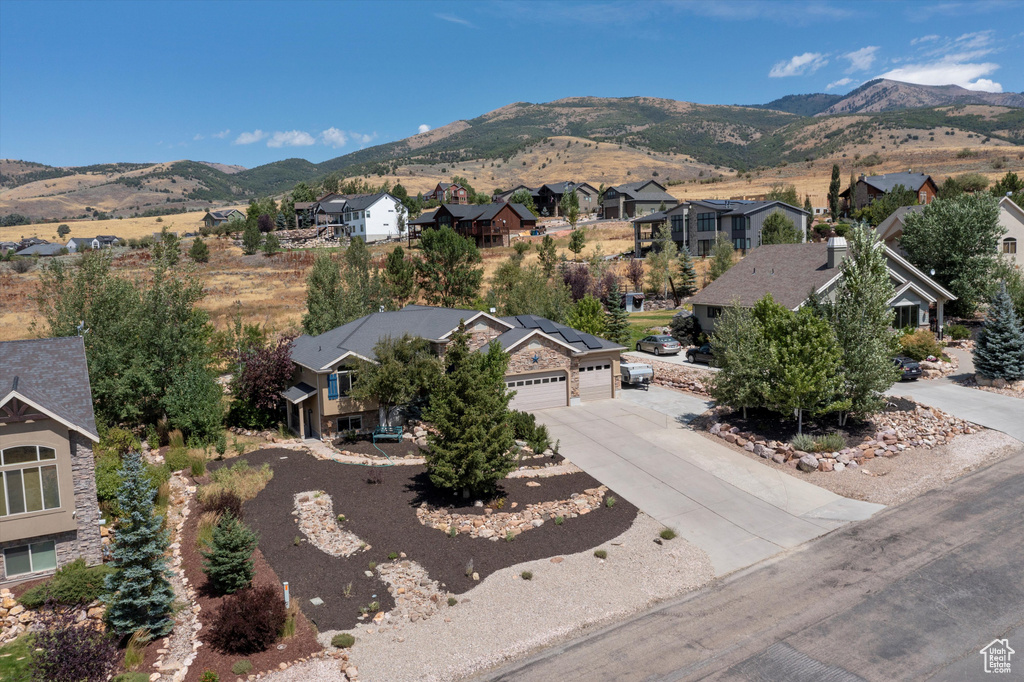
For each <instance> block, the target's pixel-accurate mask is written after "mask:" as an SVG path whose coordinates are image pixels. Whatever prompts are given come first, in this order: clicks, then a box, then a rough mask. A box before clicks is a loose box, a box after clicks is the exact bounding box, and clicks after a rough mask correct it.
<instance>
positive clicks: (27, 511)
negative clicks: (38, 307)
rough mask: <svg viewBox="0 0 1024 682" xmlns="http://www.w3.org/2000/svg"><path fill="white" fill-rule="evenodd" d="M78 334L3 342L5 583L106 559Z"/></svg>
mask: <svg viewBox="0 0 1024 682" xmlns="http://www.w3.org/2000/svg"><path fill="white" fill-rule="evenodd" d="M97 442H99V434H98V432H97V431H96V420H95V418H94V417H93V410H92V391H91V388H90V386H89V368H88V365H87V364H86V359H85V344H84V343H83V342H82V339H81V337H78V336H72V337H64V338H57V339H32V340H30V341H7V342H3V343H0V585H2V584H5V583H10V582H14V581H21V580H28V579H34V578H38V577H40V576H44V575H47V574H50V573H53V572H54V571H55V570H56V569H57V568H59V567H60V566H63V565H65V564H67V563H69V562H71V561H74V560H75V559H77V558H79V557H81V558H83V559H85V562H86V563H87V564H98V563H100V561H101V560H102V555H101V551H102V550H101V545H100V526H99V522H100V511H99V506H98V504H97V501H96V479H95V476H94V464H93V454H92V444H93V443H97Z"/></svg>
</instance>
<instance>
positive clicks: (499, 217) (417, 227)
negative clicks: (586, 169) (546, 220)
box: [409, 202, 537, 248]
mask: <svg viewBox="0 0 1024 682" xmlns="http://www.w3.org/2000/svg"><path fill="white" fill-rule="evenodd" d="M441 227H450V228H452V229H453V230H455V231H456V232H457V233H458V234H460V235H462V236H463V237H466V238H467V239H472V240H473V242H474V243H476V245H477V246H478V247H481V248H486V247H491V246H509V245H510V244H511V241H512V235H513V234H516V233H519V232H523V231H526V232H529V231H532V230H534V229H536V227H537V217H536V216H535V215H533V213H531V212H530V209H528V208H526V207H525V206H523V205H522V204H508V203H503V202H494V203H490V204H471V205H462V204H442V205H441V206H439V207H438V208H437V210H436V211H434V212H433V213H425V214H423V215H421V216H420V217H419V218H416V219H415V220H412V221H410V222H409V243H410V244H411V243H412V240H413V239H417V238H419V237H420V236H421V234H422V232H423V230H426V229H430V228H433V229H439V228H441Z"/></svg>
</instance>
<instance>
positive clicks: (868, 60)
mask: <svg viewBox="0 0 1024 682" xmlns="http://www.w3.org/2000/svg"><path fill="white" fill-rule="evenodd" d="M876 52H878V46H877V45H868V46H867V47H862V48H860V49H859V50H854V51H853V52H847V53H846V54H844V55H843V59H848V60H850V68H848V69H847V70H846V73H853V72H854V71H867V70H868V69H870V68H871V65H872V64H874V63H875V59H877V57H876V56H875V53H876Z"/></svg>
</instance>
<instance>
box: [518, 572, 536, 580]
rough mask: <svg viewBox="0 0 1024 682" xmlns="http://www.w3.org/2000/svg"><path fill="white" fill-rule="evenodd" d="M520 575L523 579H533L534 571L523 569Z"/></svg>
mask: <svg viewBox="0 0 1024 682" xmlns="http://www.w3.org/2000/svg"><path fill="white" fill-rule="evenodd" d="M519 577H520V578H522V579H523V580H533V573H531V572H530V571H523V572H522V573H520V574H519Z"/></svg>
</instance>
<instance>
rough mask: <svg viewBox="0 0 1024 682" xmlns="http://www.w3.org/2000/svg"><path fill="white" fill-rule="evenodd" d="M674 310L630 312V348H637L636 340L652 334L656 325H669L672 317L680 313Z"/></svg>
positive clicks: (628, 345)
mask: <svg viewBox="0 0 1024 682" xmlns="http://www.w3.org/2000/svg"><path fill="white" fill-rule="evenodd" d="M678 312H679V310H678V309H673V310H647V311H644V312H642V313H630V314H629V343H628V344H627V347H628V348H629V349H630V350H633V349H634V348H636V342H637V341H639V340H640V339H642V338H644V337H645V336H648V335H650V334H651V333H652V332H651V330H652V329H653V328H654V327H667V326H668V324H669V322H671V321H672V318H673V317H675V315H676V313H678Z"/></svg>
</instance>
